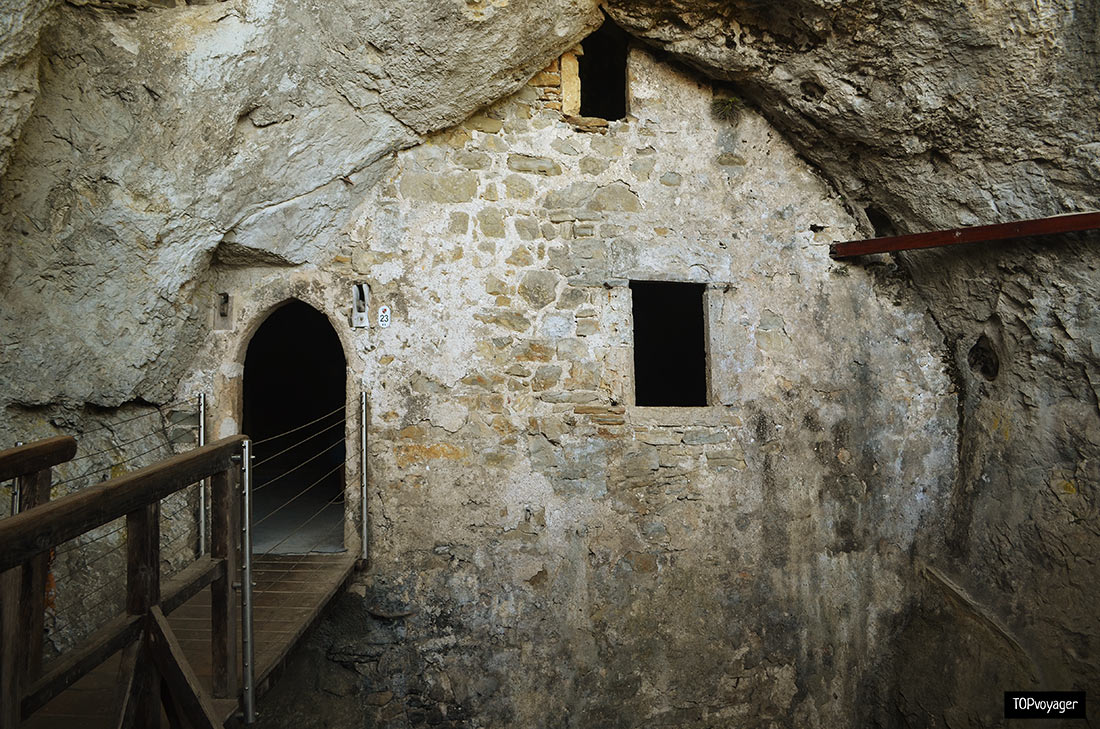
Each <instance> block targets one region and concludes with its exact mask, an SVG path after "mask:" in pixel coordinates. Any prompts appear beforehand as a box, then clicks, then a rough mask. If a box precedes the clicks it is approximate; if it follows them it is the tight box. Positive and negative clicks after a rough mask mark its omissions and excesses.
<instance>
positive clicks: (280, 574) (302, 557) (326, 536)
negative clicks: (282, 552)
mask: <svg viewBox="0 0 1100 729" xmlns="http://www.w3.org/2000/svg"><path fill="white" fill-rule="evenodd" d="M343 498H344V495H343V494H342V493H341V494H339V495H337V496H335V497H333V498H332V499H331V500H330V501H329V502H328V503H327V504H325V505H324V506H322V507H321V508H320V509H319V510H318V511H317V512H316V513H314V514H313V516H311V517H310V518H309V519H306V520H305V521H304V522H302V524H301V525H300V526H299V527H298V528H297V529H295V530H294V531H293V532H291V533H290V534H288V535H286V536H285V537H283V539H282V541H280V542H278V543H277V544H275V545H273V546H272V547H270V548H269V549H268V550H267V551H266V552H264V553H263V554H261V555H260V558H261V559H262V558H264V557H267V556H268V555H270V554H271V553H272V552H273V551H275V550H276V549H278V548H279V547H280V546H281V545H282V544H283V542H285V541H286V540H288V539H290V538H291V537H292V536H294V535H295V534H296V533H298V532H299V531H300V530H301V529H303V528H304V527H305V525H306V524H308V523H309V522H311V521H313V520H314V519H316V518H317V517H318V516H320V515H321V514H322V513H323V512H324V511H325V509H327V508H328V507H330V506H333V505H334V504H337V503H339V502H340V500H341V499H343ZM336 526H337V528H339V529H340V530H341V531H343V526H344V521H343V520H342V519H341V520H340V521H339V522H338V523H337V525H336ZM329 537H330V534H329V533H328V532H322V535H321V538H320V539H318V540H317V541H316V542H314V543H313V544H312V545H310V547H309V548H308V549H306V550H305V551H304V552H303V553H302V554H301V555H300V556H299V557H298V559H297V560H296V561H295V562H294V563H293V564H292V565H290V566H289V567H287V568H286V569H284V570H280V571H279V572H278V573H277V574H276V577H275V579H274V580H272V581H271V583H270V584H269V585H268V586H267V587H265V588H264V589H263V590H260V595H263V594H265V593H267V592H270V591H271V589H272V587H273V586H274V585H277V584H278V583H279V580H281V579H282V578H283V577H284V576H285V575H288V574H290V573H291V572H293V571H294V570H295V569H297V568H298V565H300V564H302V562H303V561H305V559H306V557H308V556H310V555H311V554H313V550H314V549H316V548H317V547H319V546H320V545H321V544H323V543H324V542H325V541H326V540H328V539H329ZM260 595H257V599H258V598H259V596H260Z"/></svg>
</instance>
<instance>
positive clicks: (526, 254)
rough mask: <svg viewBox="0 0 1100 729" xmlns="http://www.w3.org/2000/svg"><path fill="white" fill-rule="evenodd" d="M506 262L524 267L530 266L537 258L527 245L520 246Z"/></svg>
mask: <svg viewBox="0 0 1100 729" xmlns="http://www.w3.org/2000/svg"><path fill="white" fill-rule="evenodd" d="M504 262H505V263H507V264H508V265H510V266H518V267H521V268H522V267H523V266H530V265H531V264H532V263H534V262H535V259H534V257H532V256H531V251H530V249H529V248H527V246H520V247H519V248H517V249H515V250H514V251H512V255H510V256H508V258H506V259H505V260H504Z"/></svg>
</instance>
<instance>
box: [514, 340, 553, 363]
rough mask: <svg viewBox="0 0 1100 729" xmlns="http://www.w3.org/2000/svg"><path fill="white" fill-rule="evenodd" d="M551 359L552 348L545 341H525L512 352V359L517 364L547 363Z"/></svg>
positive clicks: (518, 344)
mask: <svg viewBox="0 0 1100 729" xmlns="http://www.w3.org/2000/svg"><path fill="white" fill-rule="evenodd" d="M553 358H554V347H553V345H551V344H550V342H549V341H548V340H545V339H544V340H538V339H527V340H524V341H522V342H519V343H517V344H516V346H515V348H513V350H512V359H514V360H516V361H518V362H549V361H550V360H552V359H553Z"/></svg>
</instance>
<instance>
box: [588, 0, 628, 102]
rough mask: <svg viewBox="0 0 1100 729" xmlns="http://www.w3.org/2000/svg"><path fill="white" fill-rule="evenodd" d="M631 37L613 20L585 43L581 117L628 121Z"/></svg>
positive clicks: (604, 23)
mask: <svg viewBox="0 0 1100 729" xmlns="http://www.w3.org/2000/svg"><path fill="white" fill-rule="evenodd" d="M629 38H630V36H628V35H627V34H626V31H624V30H623V29H622V28H620V27H619V26H617V25H615V24H614V23H613V22H611V21H610V20H606V19H605V20H604V21H603V25H601V26H600V27H599V29H598V30H597V31H596V32H595V33H593V34H592V35H590V36H588V37H587V38H585V39H584V41H583V42H582V43H581V48H582V49H583V50H584V53H583V54H582V55H581V56H580V57H579V58H578V59H577V67H578V68H577V70H578V74H579V75H580V81H581V116H594V117H598V118H600V119H607V120H609V121H614V120H616V119H623V118H625V117H626V53H627V50H628V42H629Z"/></svg>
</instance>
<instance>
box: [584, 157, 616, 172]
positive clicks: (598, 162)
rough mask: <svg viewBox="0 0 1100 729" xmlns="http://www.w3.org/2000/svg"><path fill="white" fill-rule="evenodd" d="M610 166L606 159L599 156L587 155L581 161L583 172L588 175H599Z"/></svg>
mask: <svg viewBox="0 0 1100 729" xmlns="http://www.w3.org/2000/svg"><path fill="white" fill-rule="evenodd" d="M609 166H610V163H608V161H607V160H605V159H600V158H599V157H585V158H584V159H582V160H581V162H580V168H581V172H583V173H584V174H586V175H598V174H601V173H602V172H604V171H605V170H607V168H608V167H609Z"/></svg>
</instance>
